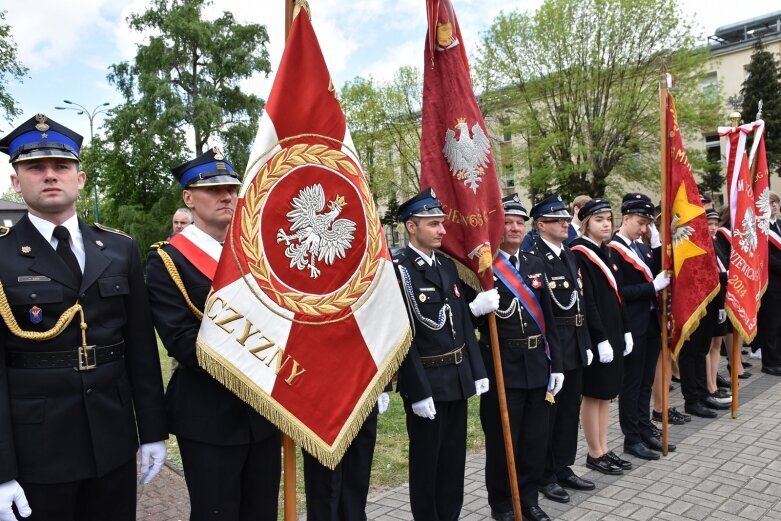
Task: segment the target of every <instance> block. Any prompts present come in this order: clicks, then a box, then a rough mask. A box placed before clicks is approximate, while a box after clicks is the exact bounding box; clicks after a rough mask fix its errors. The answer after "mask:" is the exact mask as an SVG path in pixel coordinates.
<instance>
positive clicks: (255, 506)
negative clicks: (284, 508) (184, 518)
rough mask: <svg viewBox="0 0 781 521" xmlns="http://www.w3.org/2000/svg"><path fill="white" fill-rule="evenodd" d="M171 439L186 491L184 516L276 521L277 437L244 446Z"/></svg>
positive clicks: (195, 520)
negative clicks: (179, 459)
mask: <svg viewBox="0 0 781 521" xmlns="http://www.w3.org/2000/svg"><path fill="white" fill-rule="evenodd" d="M177 440H178V442H179V450H180V451H181V454H182V465H183V466H184V479H185V481H186V482H187V491H188V492H189V493H190V521H205V520H209V521H216V520H219V521H276V519H277V510H278V502H279V475H280V470H281V457H280V441H279V436H269V437H268V438H266V439H264V440H260V441H258V442H254V443H249V444H246V445H212V444H210V443H202V442H199V441H193V440H188V439H185V438H181V437H178V438H177Z"/></svg>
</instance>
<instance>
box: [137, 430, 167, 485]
mask: <svg viewBox="0 0 781 521" xmlns="http://www.w3.org/2000/svg"><path fill="white" fill-rule="evenodd" d="M167 452H168V449H167V448H166V446H165V442H164V441H155V442H153V443H144V444H142V445H141V468H140V469H139V470H140V472H141V479H140V480H139V483H140V484H141V485H146V484H147V483H149V482H150V481H152V480H153V479H155V476H157V475H158V474H159V473H160V469H161V468H163V463H165V455H166V453H167ZM150 460H151V461H150Z"/></svg>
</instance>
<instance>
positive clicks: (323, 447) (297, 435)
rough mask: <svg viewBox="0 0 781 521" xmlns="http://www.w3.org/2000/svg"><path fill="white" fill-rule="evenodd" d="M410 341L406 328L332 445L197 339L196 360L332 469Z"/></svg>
mask: <svg viewBox="0 0 781 521" xmlns="http://www.w3.org/2000/svg"><path fill="white" fill-rule="evenodd" d="M411 342H412V332H411V331H410V330H409V329H407V333H406V334H405V335H404V337H403V338H402V339H401V340H400V341H399V342H397V343H396V345H395V346H394V347H393V351H394V352H395V355H394V356H392V357H389V358H388V359H387V360H386V361H385V363H384V364H383V367H381V368H379V369H378V371H377V374H376V375H375V376H374V378H373V379H372V383H370V384H369V386H368V387H367V390H366V392H365V393H364V395H363V396H362V397H361V400H359V401H360V403H361V405H360V406H359V407H358V408H357V409H356V410H354V411H353V413H352V414H351V415H350V417H349V418H348V419H347V421H346V422H345V425H344V427H342V431H341V432H340V433H339V434H338V435H337V437H336V439H337V442H336V444H335V445H333V446H330V445H328V444H327V443H325V442H324V441H322V440H321V439H320V438H318V436H317V435H316V434H315V433H314V432H313V431H312V430H311V429H309V428H308V427H307V426H306V425H304V424H303V423H302V422H301V421H300V420H298V419H297V418H296V417H295V416H293V415H292V414H290V413H289V412H287V411H285V410H283V408H282V406H281V405H280V404H279V402H276V401H275V400H274V398H273V397H272V396H271V395H269V394H267V393H266V392H265V391H263V390H261V389H260V388H259V387H258V386H257V384H255V383H254V382H253V381H252V380H250V379H249V378H248V377H247V375H245V374H244V373H242V372H241V371H240V370H239V369H238V368H236V367H235V366H233V364H231V363H230V362H229V361H228V360H226V359H225V358H224V357H223V356H222V355H220V354H219V353H218V352H217V351H216V350H214V349H213V348H211V347H210V346H208V345H206V344H205V343H204V342H202V341H201V340H198V341H197V344H196V353H197V356H198V364H199V365H200V366H201V367H202V368H203V369H205V370H206V371H207V372H208V373H209V374H210V375H212V376H213V377H214V378H215V379H216V380H217V381H218V382H220V383H221V384H222V385H224V386H225V387H226V388H227V389H229V390H230V391H231V392H232V393H234V394H235V395H236V396H238V397H239V398H241V399H242V400H243V401H244V402H245V403H247V404H248V405H249V406H250V407H252V408H253V409H255V410H256V411H257V412H258V413H259V414H261V415H262V416H264V417H265V418H266V419H268V420H269V421H270V422H271V423H273V424H274V425H276V427H277V428H278V429H279V430H280V431H282V432H283V433H284V434H287V435H288V436H290V437H291V438H292V439H293V441H294V442H295V443H296V445H298V446H300V447H302V448H303V449H304V450H305V451H307V452H308V453H310V454H312V455H313V456H314V457H315V458H317V460H318V461H319V462H320V463H322V464H323V465H325V466H326V467H328V468H330V469H332V470H333V469H334V467H336V465H338V464H339V462H340V461H341V459H342V456H344V453H345V451H346V450H347V448H348V447H349V446H350V443H352V441H353V439H354V438H355V436H356V435H357V434H358V431H359V430H360V429H361V427H363V424H364V422H365V421H366V418H367V417H368V416H369V413H371V411H372V409H373V408H374V405H375V404H376V403H377V399H378V397H379V396H380V394H382V392H383V391H384V390H385V387H386V386H387V384H388V382H390V380H391V378H392V377H393V374H394V373H395V372H396V371H397V370H398V368H399V366H400V365H401V362H402V361H403V360H404V358H405V357H406V356H407V352H408V351H409V346H410V343H411Z"/></svg>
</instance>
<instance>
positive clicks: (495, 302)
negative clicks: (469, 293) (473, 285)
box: [469, 288, 499, 317]
mask: <svg viewBox="0 0 781 521" xmlns="http://www.w3.org/2000/svg"><path fill="white" fill-rule="evenodd" d="M469 309H471V310H472V314H473V315H474V316H476V317H482V316H483V315H487V314H488V313H491V312H492V311H496V310H497V309H499V292H498V291H496V288H493V289H489V290H488V291H481V292H480V293H478V294H477V296H476V297H475V299H474V300H473V301H472V302H470V303H469Z"/></svg>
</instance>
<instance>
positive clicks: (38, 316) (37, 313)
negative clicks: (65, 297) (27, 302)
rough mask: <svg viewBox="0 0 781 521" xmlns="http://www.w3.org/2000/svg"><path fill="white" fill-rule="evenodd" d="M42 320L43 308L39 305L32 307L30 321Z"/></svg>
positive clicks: (36, 322)
mask: <svg viewBox="0 0 781 521" xmlns="http://www.w3.org/2000/svg"><path fill="white" fill-rule="evenodd" d="M41 320H43V310H42V309H41V308H39V307H38V306H33V307H31V308H30V322H32V323H33V324H40V323H41Z"/></svg>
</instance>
